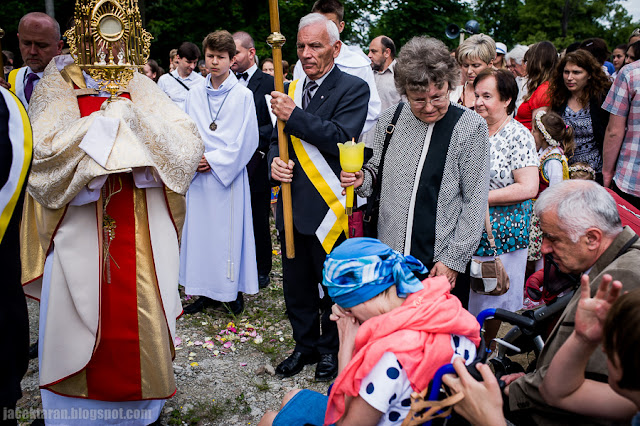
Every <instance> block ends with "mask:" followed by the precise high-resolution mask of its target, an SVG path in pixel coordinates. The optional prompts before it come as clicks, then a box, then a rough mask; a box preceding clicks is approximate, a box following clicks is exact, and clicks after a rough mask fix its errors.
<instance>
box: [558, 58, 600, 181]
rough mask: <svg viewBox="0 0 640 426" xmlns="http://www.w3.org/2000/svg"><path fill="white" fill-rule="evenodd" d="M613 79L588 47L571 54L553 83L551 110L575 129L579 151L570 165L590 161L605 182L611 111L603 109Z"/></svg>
mask: <svg viewBox="0 0 640 426" xmlns="http://www.w3.org/2000/svg"><path fill="white" fill-rule="evenodd" d="M610 86H611V81H610V80H609V78H608V77H607V75H606V74H605V73H604V71H602V67H601V66H600V64H599V63H598V62H597V61H596V59H595V58H594V57H593V55H591V53H589V52H587V51H586V50H582V49H578V50H576V51H574V52H571V53H567V54H566V55H565V56H564V57H563V58H562V60H560V63H559V64H558V66H557V67H556V70H555V72H554V74H553V77H552V79H551V83H550V85H549V97H550V99H551V109H552V110H553V111H555V112H557V113H558V114H559V115H560V116H561V117H562V119H563V120H564V122H565V123H566V124H567V125H569V126H571V127H572V128H573V131H574V139H575V146H576V147H575V151H574V153H573V156H572V157H571V158H569V164H570V165H571V164H573V163H577V162H581V163H587V164H588V165H589V166H591V168H592V169H593V170H594V171H595V172H596V181H597V182H598V183H602V144H603V141H604V133H605V130H606V129H607V124H608V123H609V113H608V112H607V111H605V110H603V109H602V108H601V105H602V102H603V101H604V99H605V97H606V96H607V93H608V92H609V87H610Z"/></svg>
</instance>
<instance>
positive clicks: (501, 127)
mask: <svg viewBox="0 0 640 426" xmlns="http://www.w3.org/2000/svg"><path fill="white" fill-rule="evenodd" d="M509 118H511V117H509V116H508V115H507V117H506V118H505V119H504V121H503V122H502V124H501V125H500V127H498V130H496V131H495V132H493V133H491V132H489V137H491V136H494V135H497V134H498V133H500V130H502V129H503V128H504V126H505V125H506V124H507V121H509Z"/></svg>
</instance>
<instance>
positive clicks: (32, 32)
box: [0, 12, 63, 108]
mask: <svg viewBox="0 0 640 426" xmlns="http://www.w3.org/2000/svg"><path fill="white" fill-rule="evenodd" d="M18 41H19V47H20V55H21V56H22V60H23V61H24V64H25V66H24V67H22V68H17V69H14V70H13V71H11V72H10V73H9V85H10V86H11V87H10V89H9V90H11V91H12V92H13V93H14V94H15V95H16V96H17V97H18V98H19V99H20V100H21V101H22V103H23V104H24V106H25V108H28V106H29V100H30V99H31V94H32V93H33V90H34V89H35V87H36V85H37V84H38V82H39V81H40V79H41V78H42V74H43V73H44V69H45V67H46V66H47V65H49V62H51V59H53V57H54V56H57V55H59V54H60V53H61V52H62V45H63V42H62V40H60V25H59V24H58V22H57V21H56V20H55V19H53V18H52V17H50V16H49V15H47V14H45V13H41V12H32V13H28V14H26V15H24V16H23V17H22V19H20V23H19V24H18ZM2 83H3V80H2V78H0V85H2ZM3 86H5V87H7V86H8V85H3ZM7 88H9V87H7Z"/></svg>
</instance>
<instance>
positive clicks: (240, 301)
mask: <svg viewBox="0 0 640 426" xmlns="http://www.w3.org/2000/svg"><path fill="white" fill-rule="evenodd" d="M224 307H225V308H227V310H228V311H229V312H230V313H232V314H233V315H235V316H238V315H240V314H241V313H242V311H244V297H243V296H242V293H240V292H238V297H237V298H236V300H234V301H233V302H226V303H225V304H224Z"/></svg>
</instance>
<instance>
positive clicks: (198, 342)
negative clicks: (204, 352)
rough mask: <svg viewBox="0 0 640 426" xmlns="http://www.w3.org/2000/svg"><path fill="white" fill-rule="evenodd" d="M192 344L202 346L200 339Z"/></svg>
mask: <svg viewBox="0 0 640 426" xmlns="http://www.w3.org/2000/svg"><path fill="white" fill-rule="evenodd" d="M193 344H194V345H196V346H202V342H201V341H200V340H196V341H195V342H193Z"/></svg>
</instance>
